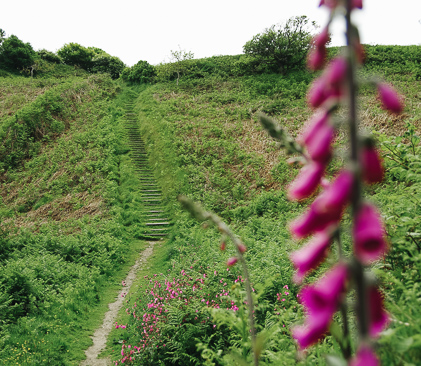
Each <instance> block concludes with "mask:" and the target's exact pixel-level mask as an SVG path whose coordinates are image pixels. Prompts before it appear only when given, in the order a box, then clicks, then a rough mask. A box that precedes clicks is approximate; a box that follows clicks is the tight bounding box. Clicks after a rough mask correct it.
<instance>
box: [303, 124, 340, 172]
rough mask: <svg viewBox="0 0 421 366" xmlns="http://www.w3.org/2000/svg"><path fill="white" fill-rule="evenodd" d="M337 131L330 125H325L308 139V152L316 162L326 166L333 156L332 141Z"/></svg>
mask: <svg viewBox="0 0 421 366" xmlns="http://www.w3.org/2000/svg"><path fill="white" fill-rule="evenodd" d="M334 136H335V129H334V127H333V126H332V125H331V124H330V123H325V124H324V125H323V126H320V127H319V128H318V129H317V130H315V131H314V133H313V134H312V135H310V136H309V137H308V138H307V144H306V145H307V152H308V155H309V156H310V158H311V159H312V160H314V161H318V162H320V163H323V164H326V163H327V162H328V161H329V159H330V157H331V156H332V141H333V138H334Z"/></svg>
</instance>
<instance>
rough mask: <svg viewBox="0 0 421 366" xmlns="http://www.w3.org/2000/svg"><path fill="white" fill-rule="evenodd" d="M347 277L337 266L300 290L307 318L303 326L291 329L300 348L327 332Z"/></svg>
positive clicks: (340, 266)
mask: <svg viewBox="0 0 421 366" xmlns="http://www.w3.org/2000/svg"><path fill="white" fill-rule="evenodd" d="M347 277H348V270H347V267H346V266H345V265H344V264H338V265H337V266H335V267H334V268H332V269H331V270H329V271H328V272H327V273H326V274H325V275H324V276H323V277H322V278H321V279H320V280H319V281H317V283H316V284H314V285H310V286H307V287H305V288H303V289H302V290H301V293H300V299H301V301H302V302H303V305H304V306H305V308H306V310H307V317H306V320H305V323H304V324H303V325H300V326H296V327H294V328H293V329H292V336H293V337H294V338H295V340H296V341H297V343H298V345H299V347H300V348H306V347H308V346H311V345H312V344H314V343H316V342H317V341H318V340H319V339H321V338H322V337H323V335H324V334H325V333H326V331H327V330H328V328H329V325H330V323H331V321H332V317H333V314H334V313H335V312H336V310H337V307H338V305H339V303H340V301H341V299H342V294H343V292H344V290H345V286H346V281H347Z"/></svg>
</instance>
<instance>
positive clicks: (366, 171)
mask: <svg viewBox="0 0 421 366" xmlns="http://www.w3.org/2000/svg"><path fill="white" fill-rule="evenodd" d="M360 159H361V166H362V176H363V179H364V181H365V182H366V183H368V184H372V183H380V182H381V181H382V180H383V177H384V170H383V165H382V162H381V159H380V156H379V153H378V152H377V150H376V149H375V148H374V146H364V147H363V148H362V149H361V156H360Z"/></svg>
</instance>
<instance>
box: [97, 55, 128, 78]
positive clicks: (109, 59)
mask: <svg viewBox="0 0 421 366" xmlns="http://www.w3.org/2000/svg"><path fill="white" fill-rule="evenodd" d="M124 68H125V65H124V63H123V61H121V60H120V59H119V58H118V57H113V56H110V55H108V54H106V53H103V54H101V55H98V56H95V57H94V58H93V60H92V72H101V73H108V74H110V76H111V78H112V79H114V80H115V79H118V78H119V77H120V74H121V73H122V72H123V70H124Z"/></svg>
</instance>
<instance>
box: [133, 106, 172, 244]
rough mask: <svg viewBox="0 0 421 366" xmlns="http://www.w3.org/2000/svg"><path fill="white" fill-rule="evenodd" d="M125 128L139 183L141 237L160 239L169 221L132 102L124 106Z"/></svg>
mask: <svg viewBox="0 0 421 366" xmlns="http://www.w3.org/2000/svg"><path fill="white" fill-rule="evenodd" d="M125 108H126V115H125V128H126V131H127V135H128V137H129V147H130V149H131V151H130V157H131V159H132V161H133V162H134V164H135V171H136V173H137V175H138V178H139V180H140V185H141V194H142V202H143V208H139V209H142V210H143V216H144V219H145V223H144V229H143V232H142V239H145V240H160V239H163V238H165V237H166V236H167V235H168V231H169V227H170V226H171V222H170V220H169V218H168V216H167V215H166V213H165V209H164V207H163V204H162V200H161V192H160V190H159V187H158V185H157V182H156V180H155V178H154V176H153V172H152V170H151V169H150V168H149V163H148V156H147V154H146V149H145V143H144V141H143V139H142V137H141V135H140V132H139V127H138V119H137V116H136V114H135V113H133V104H132V103H130V102H128V103H127V104H126V106H125Z"/></svg>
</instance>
